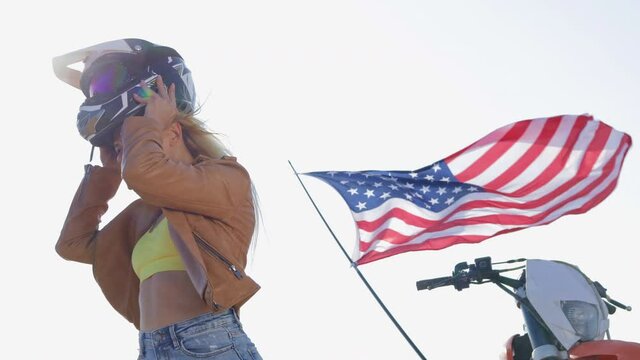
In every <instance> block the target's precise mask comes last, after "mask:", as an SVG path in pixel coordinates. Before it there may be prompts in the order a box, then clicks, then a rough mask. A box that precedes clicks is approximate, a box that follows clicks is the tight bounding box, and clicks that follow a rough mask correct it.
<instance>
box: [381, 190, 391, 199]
mask: <svg viewBox="0 0 640 360" xmlns="http://www.w3.org/2000/svg"><path fill="white" fill-rule="evenodd" d="M390 197H391V194H390V193H388V192H385V193H382V195H380V199H382V200H384V199H386V198H390Z"/></svg>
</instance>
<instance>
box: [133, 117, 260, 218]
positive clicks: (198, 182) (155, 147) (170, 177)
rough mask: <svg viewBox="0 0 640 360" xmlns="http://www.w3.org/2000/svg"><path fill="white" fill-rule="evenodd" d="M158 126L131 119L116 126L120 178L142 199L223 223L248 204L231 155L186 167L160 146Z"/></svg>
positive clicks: (246, 181)
mask: <svg viewBox="0 0 640 360" xmlns="http://www.w3.org/2000/svg"><path fill="white" fill-rule="evenodd" d="M162 130H163V129H162V127H161V125H160V124H158V123H157V122H156V121H155V120H154V119H151V118H147V117H142V116H137V117H130V118H127V120H125V123H124V124H123V127H122V144H123V160H122V177H123V179H124V181H125V183H126V184H127V186H128V187H129V188H130V189H131V190H133V191H135V192H136V193H137V194H138V195H139V196H140V197H141V198H142V200H143V201H145V202H146V203H149V204H151V205H155V206H158V207H163V208H169V209H174V210H180V211H185V212H191V213H197V214H201V215H205V216H209V217H212V218H217V219H221V220H224V219H225V218H227V217H228V216H232V215H233V214H234V212H235V211H234V210H235V209H237V208H238V206H241V205H246V202H247V201H251V180H250V178H249V174H248V173H247V172H246V170H245V169H244V168H243V167H242V166H241V165H240V164H238V162H237V161H236V159H235V158H233V157H223V158H222V159H209V158H207V159H206V160H204V161H198V162H194V163H193V164H187V163H184V162H180V161H176V160H172V159H170V158H169V157H168V156H167V155H166V153H165V152H164V149H163V148H162V139H161V135H162Z"/></svg>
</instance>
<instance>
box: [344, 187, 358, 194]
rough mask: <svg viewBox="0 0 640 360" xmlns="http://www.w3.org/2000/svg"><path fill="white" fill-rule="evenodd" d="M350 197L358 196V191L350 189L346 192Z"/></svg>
mask: <svg viewBox="0 0 640 360" xmlns="http://www.w3.org/2000/svg"><path fill="white" fill-rule="evenodd" d="M347 191H348V192H349V193H350V194H351V195H358V189H356V188H351V189H349V190H347Z"/></svg>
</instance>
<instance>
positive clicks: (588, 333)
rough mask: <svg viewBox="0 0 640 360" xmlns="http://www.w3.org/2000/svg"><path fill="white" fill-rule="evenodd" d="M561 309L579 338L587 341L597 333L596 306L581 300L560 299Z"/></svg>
mask: <svg viewBox="0 0 640 360" xmlns="http://www.w3.org/2000/svg"><path fill="white" fill-rule="evenodd" d="M562 311H563V312H564V315H565V316H566V317H567V319H569V322H570V323H571V326H573V329H574V330H575V331H576V334H577V335H578V336H580V339H581V340H584V341H589V340H593V339H595V338H596V336H597V335H598V308H597V307H596V306H595V305H593V304H589V303H586V302H583V301H562Z"/></svg>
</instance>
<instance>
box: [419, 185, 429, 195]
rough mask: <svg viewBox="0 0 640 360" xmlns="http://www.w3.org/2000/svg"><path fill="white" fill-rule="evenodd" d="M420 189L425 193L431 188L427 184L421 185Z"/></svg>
mask: <svg viewBox="0 0 640 360" xmlns="http://www.w3.org/2000/svg"><path fill="white" fill-rule="evenodd" d="M420 191H422V193H423V194H426V193H428V192H430V191H431V188H430V187H429V186H428V185H426V186H425V185H423V186H422V188H421V189H420Z"/></svg>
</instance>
